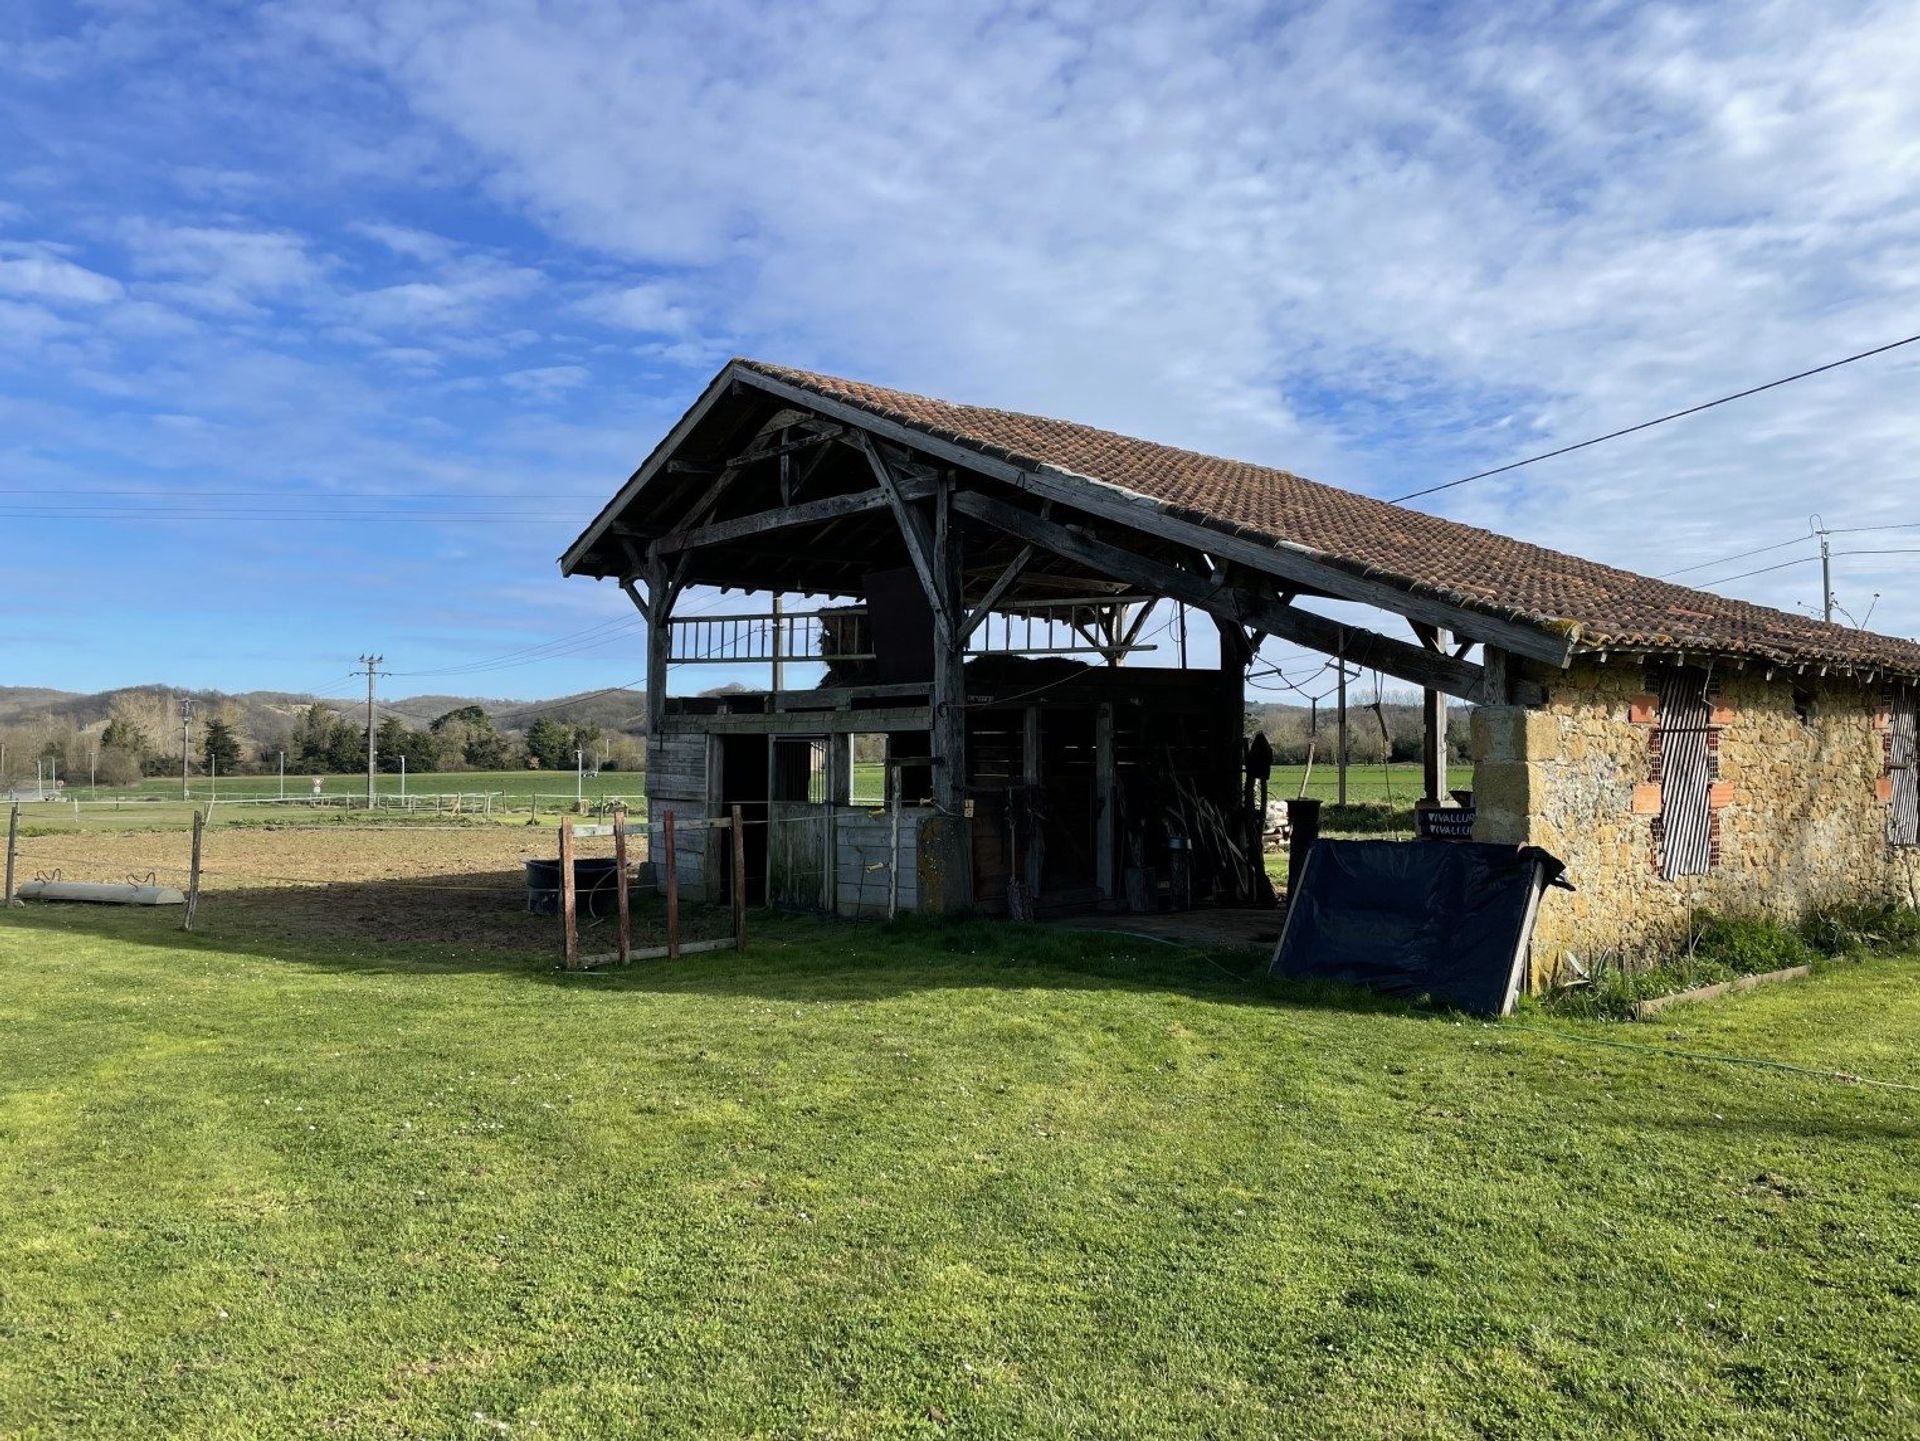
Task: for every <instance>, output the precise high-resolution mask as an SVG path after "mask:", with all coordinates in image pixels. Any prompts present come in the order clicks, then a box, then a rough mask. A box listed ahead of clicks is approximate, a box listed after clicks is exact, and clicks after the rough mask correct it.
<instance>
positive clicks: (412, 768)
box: [373, 715, 440, 774]
mask: <svg viewBox="0 0 1920 1441" xmlns="http://www.w3.org/2000/svg"><path fill="white" fill-rule="evenodd" d="M373 739H374V750H375V751H376V753H377V754H376V762H377V764H378V765H379V767H380V769H381V770H383V771H386V772H388V773H389V774H392V773H393V772H396V771H398V770H399V769H400V762H401V760H402V759H403V758H404V759H405V760H406V763H407V771H408V773H409V774H418V773H419V772H421V771H433V770H438V769H439V767H440V748H439V747H438V746H437V745H436V744H435V743H434V738H433V735H432V734H431V733H430V732H428V731H423V730H416V729H414V727H412V726H410V725H408V724H407V723H406V722H405V721H403V720H401V719H400V717H399V716H393V715H390V716H388V717H387V718H386V719H384V720H382V721H381V722H380V727H379V729H378V730H376V731H375V732H374V737H373Z"/></svg>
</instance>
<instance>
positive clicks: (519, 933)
mask: <svg viewBox="0 0 1920 1441" xmlns="http://www.w3.org/2000/svg"><path fill="white" fill-rule="evenodd" d="M524 894H525V893H524V891H523V890H522V889H521V888H520V879H519V877H518V876H517V875H515V874H513V873H499V874H487V875H475V874H471V873H462V874H459V875H449V876H434V877H418V878H413V879H409V880H405V881H392V882H380V881H373V882H353V883H343V884H339V885H331V886H305V887H293V886H262V887H253V888H231V889H224V890H211V891H208V892H206V893H204V894H203V895H202V896H201V899H200V906H199V910H198V913H197V916H196V921H195V929H194V930H193V931H192V932H190V933H189V932H185V931H182V930H181V929H180V922H181V917H182V912H181V910H180V908H178V907H165V908H136V907H120V906H101V905H77V904H49V903H43V902H32V903H29V904H27V905H26V906H24V907H19V908H15V909H13V910H10V911H6V912H4V913H0V929H4V928H7V927H12V928H15V929H19V930H27V931H32V932H36V933H38V934H39V935H41V936H44V937H46V938H47V939H48V940H49V941H51V940H53V939H54V938H55V937H57V936H60V935H85V936H90V937H95V938H98V939H102V940H112V941H114V942H117V943H120V944H123V945H129V946H143V947H157V948H164V949H168V950H195V951H213V952H223V953H230V954H235V955H247V956H259V957H267V958H271V959H274V960H278V961H284V962H288V963H290V964H296V965H303V966H310V967H315V968H318V969H324V970H330V971H338V972H360V973H367V974H379V975H386V976H411V975H417V976H421V977H431V976H435V975H447V974H454V973H464V972H487V973H498V974H500V975H503V976H519V977H521V978H524V979H526V980H528V981H531V982H534V983H537V984H543V985H551V986H556V987H562V988H581V987H585V988H591V989H595V990H601V991H606V990H637V991H649V992H661V993H665V992H696V993H705V994H711V995H728V996H755V997H760V998H766V999H775V1000H783V1001H800V1002H804V1001H839V1000H853V999H871V998H877V997H883V996H886V995H890V994H899V993H904V992H908V991H916V990H937V989H946V988H953V987H974V986H990V987H1009V988H1053V989H1082V990H1112V989H1124V990H1140V991H1158V992H1165V993H1168V994H1180V995H1194V996H1202V995H1203V996H1206V997H1208V998H1210V999H1220V1000H1229V1001H1235V1002H1243V1003H1250V1004H1275V1003H1279V1004H1287V1005H1299V1006H1311V1007H1315V1008H1331V1009H1338V1010H1343V1011H1352V1012H1356V1013H1363V1014H1379V1015H1403V1016H1425V1017H1438V1016H1439V1015H1440V1014H1441V1013H1440V1012H1437V1011H1432V1010H1426V1009H1423V1008H1420V1007H1417V1006H1411V1005H1408V1004H1405V1003H1403V1002H1398V1001H1394V1000H1389V999H1386V998H1384V997H1378V996H1374V995H1371V994H1369V993H1367V992H1364V991H1358V990H1354V989H1351V988H1347V987H1342V986H1337V985H1331V984H1326V983H1298V982H1288V981H1279V980H1275V979H1272V978H1270V977H1268V976H1267V975H1266V974H1265V964H1264V959H1263V958H1262V957H1261V956H1260V955H1258V954H1257V953H1250V952H1249V951H1248V950H1246V949H1245V948H1243V947H1235V946H1231V945H1225V946H1218V947H1205V946H1195V945H1190V944H1186V943H1183V942H1178V941H1160V940H1157V939H1154V938H1152V937H1143V936H1138V935H1129V934H1124V933H1120V932H1107V931H1092V930H1088V931H1077V930H1069V929H1064V928H1060V927H1054V926H1036V925H1023V924H1014V923H1010V922H1005V921H988V920H971V919H969V920H938V919H931V918H923V917H911V918H905V919H902V920H898V921H890V922H889V921H853V920H832V919H827V918H823V917H811V916H794V915H785V914H781V913H778V912H774V911H768V910H759V909H756V910H752V911H749V912H748V917H747V949H746V950H745V951H734V950H723V951H713V952H704V953H701V954H697V955H691V956H684V957H681V958H679V959H678V960H673V961H667V960H654V961H639V962H635V963H633V964H631V965H628V966H609V967H605V968H602V969H597V970H593V971H588V972H569V971H564V970H561V969H560V967H559V954H560V926H559V922H558V920H556V919H555V918H553V917H551V916H535V915H530V914H529V913H528V912H527V910H526V908H525V902H524ZM632 915H633V939H634V946H635V948H636V949H640V948H645V947H648V946H655V945H663V944H665V940H666V934H665V907H664V904H663V903H662V902H661V901H659V900H657V899H654V898H652V897H636V898H635V900H634V902H633V906H632ZM730 930H731V920H730V917H729V915H728V913H727V912H726V911H724V910H721V909H716V908H711V907H705V906H692V905H690V906H683V908H682V935H683V938H684V939H686V940H696V939H703V938H709V937H713V938H718V937H722V936H726V935H728V934H730ZM615 945H616V931H615V926H614V922H613V921H612V920H611V919H603V920H597V921H585V922H583V925H582V930H581V950H582V951H583V952H585V953H588V954H592V953H595V952H602V951H610V950H612V949H614V947H615Z"/></svg>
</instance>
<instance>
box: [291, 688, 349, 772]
mask: <svg viewBox="0 0 1920 1441" xmlns="http://www.w3.org/2000/svg"><path fill="white" fill-rule="evenodd" d="M340 725H341V721H340V717H339V716H337V715H335V714H334V713H333V712H332V711H330V710H328V709H327V708H326V707H325V706H323V705H321V704H320V702H318V701H315V702H314V703H313V704H312V705H310V706H308V707H307V708H306V709H305V710H304V711H302V712H301V713H300V715H299V717H298V718H297V719H296V720H295V721H294V723H293V730H292V732H291V733H290V734H289V735H288V737H287V753H288V755H289V757H290V758H291V759H293V760H295V761H297V762H298V766H299V769H301V770H313V771H319V770H326V769H328V766H329V759H330V757H331V756H332V754H333V733H334V731H336V730H338V729H339V728H340Z"/></svg>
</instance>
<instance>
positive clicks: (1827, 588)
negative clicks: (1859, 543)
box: [1820, 530, 1833, 625]
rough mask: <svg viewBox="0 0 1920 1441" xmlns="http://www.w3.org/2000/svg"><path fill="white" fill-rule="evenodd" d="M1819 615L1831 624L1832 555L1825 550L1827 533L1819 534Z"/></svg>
mask: <svg viewBox="0 0 1920 1441" xmlns="http://www.w3.org/2000/svg"><path fill="white" fill-rule="evenodd" d="M1820 615H1821V619H1823V620H1825V621H1826V623H1827V624H1828V625H1832V624H1833V553H1832V552H1831V551H1830V550H1828V549H1827V533H1826V532H1825V531H1824V530H1823V531H1821V532H1820Z"/></svg>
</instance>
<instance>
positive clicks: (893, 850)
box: [16, 766, 900, 920]
mask: <svg viewBox="0 0 1920 1441" xmlns="http://www.w3.org/2000/svg"><path fill="white" fill-rule="evenodd" d="M887 781H888V786H887V789H888V791H889V792H890V794H889V795H888V797H887V803H888V809H889V810H891V811H892V812H893V826H892V830H891V832H890V835H889V839H888V846H889V850H888V853H887V919H888V920H893V919H894V918H895V917H896V916H898V915H899V914H900V772H899V771H898V770H897V769H895V768H894V767H893V766H888V767H887ZM16 809H17V807H16ZM862 899H865V898H864V897H862Z"/></svg>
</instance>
